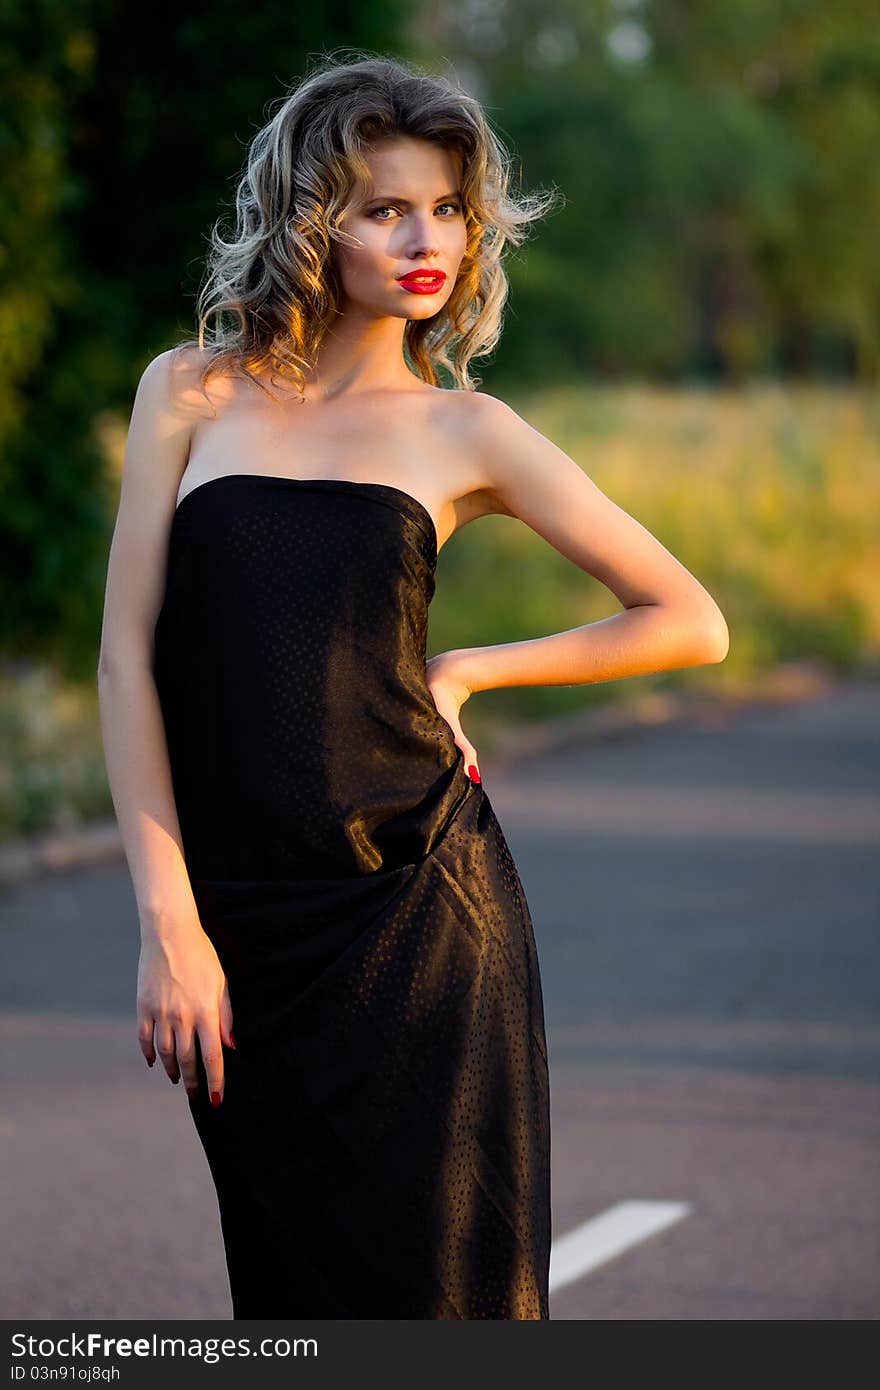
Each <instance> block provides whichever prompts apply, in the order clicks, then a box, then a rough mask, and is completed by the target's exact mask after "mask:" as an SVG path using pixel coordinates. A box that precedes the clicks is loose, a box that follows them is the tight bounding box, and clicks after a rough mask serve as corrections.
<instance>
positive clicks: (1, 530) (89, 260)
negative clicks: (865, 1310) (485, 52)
mask: <svg viewBox="0 0 880 1390" xmlns="http://www.w3.org/2000/svg"><path fill="white" fill-rule="evenodd" d="M409 13H410V5H409V4H408V3H407V0H372V3H371V4H370V5H367V6H360V7H358V6H355V5H354V4H353V3H351V4H346V3H340V4H332V5H322V6H320V7H319V6H311V7H310V6H304V7H290V6H286V5H279V4H263V5H259V6H245V8H244V9H243V8H242V7H241V5H240V4H232V3H229V0H213V3H212V4H210V5H208V4H205V3H199V0H195V3H191V4H188V5H184V6H182V7H177V6H172V5H168V4H157V5H125V4H121V3H118V0H116V2H114V0H28V2H27V3H25V0H5V3H4V5H3V8H2V15H0V158H2V166H3V179H2V185H0V329H2V331H0V489H2V494H3V508H2V514H0V658H2V657H5V658H6V659H9V658H10V657H12V658H15V657H16V656H19V655H21V654H23V653H27V654H28V655H30V656H33V657H37V658H42V659H45V660H51V661H53V662H55V663H56V664H57V665H58V667H59V669H60V670H62V671H64V672H65V673H67V674H68V675H70V676H75V677H79V678H83V679H89V678H92V677H93V676H94V671H95V667H96V664H97V659H98V646H99V642H100V625H101V609H102V603H103V588H104V581H105V577H106V561H107V550H108V546H109V532H110V528H111V526H112V517H113V513H114V510H115V501H116V486H115V480H114V479H112V478H108V477H107V476H106V470H105V455H104V448H103V445H102V429H103V428H104V425H105V423H106V419H107V416H108V414H109V413H112V412H118V413H121V414H124V416H125V419H126V420H127V418H128V413H129V411H130V409H131V403H132V399H133V395H134V390H135V387H136V385H137V380H138V378H139V376H140V373H141V371H142V370H143V368H144V366H145V365H146V363H147V362H148V361H149V360H150V358H151V357H153V356H155V355H156V353H157V352H161V351H163V350H164V349H165V348H167V347H168V346H169V345H170V343H172V342H174V341H176V340H177V339H178V338H179V337H181V336H183V335H184V334H188V333H191V332H193V330H194V327H195V314H194V309H195V296H196V293H197V289H198V284H199V281H200V277H201V273H202V265H203V259H204V253H205V251H206V249H207V234H208V232H209V229H210V225H211V223H212V222H213V220H214V219H215V218H216V217H217V216H218V215H219V214H221V212H225V211H228V209H229V208H231V207H232V205H233V200H234V190H235V183H236V181H237V178H238V175H239V171H240V168H241V165H242V162H243V159H244V155H245V150H246V146H247V145H248V143H249V141H250V139H251V137H252V136H253V135H254V134H255V133H256V131H257V130H258V129H259V127H260V125H261V124H262V122H263V116H264V111H265V108H266V106H267V105H268V103H269V101H270V100H272V99H274V98H276V97H278V96H280V95H282V93H283V91H284V89H285V86H286V85H287V84H288V83H289V82H290V81H292V80H293V78H294V77H295V76H296V74H297V73H299V72H301V71H303V70H304V69H305V67H306V64H307V60H308V59H309V58H310V57H311V56H314V55H317V54H319V53H320V52H321V51H323V50H324V49H326V48H334V49H335V48H337V47H338V46H342V45H352V46H356V47H365V48H368V49H376V50H380V51H388V50H390V49H392V48H393V47H394V43H395V36H396V34H397V33H398V31H399V30H400V28H401V26H402V25H403V23H404V21H405V19H406V17H407V15H408V14H409Z"/></svg>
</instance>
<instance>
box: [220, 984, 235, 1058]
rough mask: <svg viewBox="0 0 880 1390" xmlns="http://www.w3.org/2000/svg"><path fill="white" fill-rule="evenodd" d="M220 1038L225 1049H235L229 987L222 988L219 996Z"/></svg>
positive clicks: (226, 985)
mask: <svg viewBox="0 0 880 1390" xmlns="http://www.w3.org/2000/svg"><path fill="white" fill-rule="evenodd" d="M220 1037H221V1039H222V1041H223V1042H224V1044H225V1045H226V1046H227V1047H231V1048H233V1049H234V1048H235V1034H234V1033H233V1031H232V1004H231V1002H230V999H229V985H228V984H225V985H224V986H223V993H222V995H221V996H220Z"/></svg>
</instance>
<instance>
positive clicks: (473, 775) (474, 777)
mask: <svg viewBox="0 0 880 1390" xmlns="http://www.w3.org/2000/svg"><path fill="white" fill-rule="evenodd" d="M468 777H470V779H471V781H472V782H479V781H480V774H479V772H478V771H477V766H476V763H471V765H470V767H469V768H468Z"/></svg>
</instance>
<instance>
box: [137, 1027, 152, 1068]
mask: <svg viewBox="0 0 880 1390" xmlns="http://www.w3.org/2000/svg"><path fill="white" fill-rule="evenodd" d="M137 1039H138V1047H139V1048H140V1050H141V1052H142V1053H143V1055H144V1057H145V1058H146V1062H147V1066H148V1067H152V1066H153V1065H154V1063H155V1061H156V1049H155V1047H154V1046H153V1020H152V1018H148V1017H147V1016H146V1014H142V1015H141V1018H140V1022H139V1023H138V1031H137Z"/></svg>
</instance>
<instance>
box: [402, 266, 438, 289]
mask: <svg viewBox="0 0 880 1390" xmlns="http://www.w3.org/2000/svg"><path fill="white" fill-rule="evenodd" d="M397 278H398V280H401V281H403V282H404V283H406V284H409V283H411V282H412V281H416V283H418V282H419V281H421V280H424V281H431V282H433V283H437V284H441V285H442V283H443V281H444V280H445V279H446V271H445V270H432V269H431V267H430V266H425V267H423V269H421V270H408V271H407V272H406V274H405V275H398V277H397Z"/></svg>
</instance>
